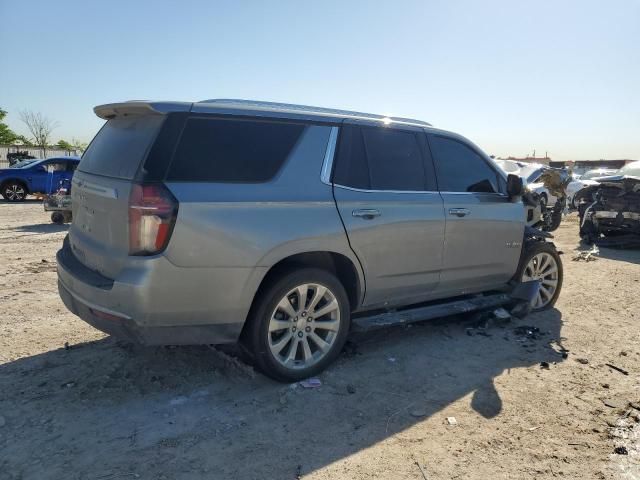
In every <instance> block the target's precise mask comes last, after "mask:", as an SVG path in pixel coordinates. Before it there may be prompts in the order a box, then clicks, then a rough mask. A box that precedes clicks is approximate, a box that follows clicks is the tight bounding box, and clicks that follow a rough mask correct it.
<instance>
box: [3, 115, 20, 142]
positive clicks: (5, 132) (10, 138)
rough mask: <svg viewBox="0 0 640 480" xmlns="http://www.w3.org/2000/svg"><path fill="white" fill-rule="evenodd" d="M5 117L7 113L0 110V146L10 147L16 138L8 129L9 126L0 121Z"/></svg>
mask: <svg viewBox="0 0 640 480" xmlns="http://www.w3.org/2000/svg"><path fill="white" fill-rule="evenodd" d="M6 116H7V112H6V111H5V110H2V108H0V145H10V144H12V143H13V142H15V140H16V139H17V138H18V136H17V135H16V134H15V132H14V131H13V130H11V129H10V128H9V125H7V124H6V123H4V122H3V121H2V120H4V117H6Z"/></svg>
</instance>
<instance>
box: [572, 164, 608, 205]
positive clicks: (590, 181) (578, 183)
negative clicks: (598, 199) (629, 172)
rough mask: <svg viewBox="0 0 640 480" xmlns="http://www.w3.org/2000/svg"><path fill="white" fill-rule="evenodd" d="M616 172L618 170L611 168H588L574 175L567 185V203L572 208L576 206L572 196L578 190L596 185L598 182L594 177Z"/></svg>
mask: <svg viewBox="0 0 640 480" xmlns="http://www.w3.org/2000/svg"><path fill="white" fill-rule="evenodd" d="M617 172H618V170H614V169H611V168H595V169H593V170H588V171H587V172H585V173H584V174H583V175H581V176H574V177H573V181H571V183H569V185H567V205H569V206H570V207H572V208H577V205H576V204H575V202H574V197H575V195H576V193H578V191H579V190H582V189H583V188H585V187H589V186H591V185H596V184H597V183H598V182H597V181H596V180H594V179H597V178H599V177H606V176H608V175H615V174H616V173H617Z"/></svg>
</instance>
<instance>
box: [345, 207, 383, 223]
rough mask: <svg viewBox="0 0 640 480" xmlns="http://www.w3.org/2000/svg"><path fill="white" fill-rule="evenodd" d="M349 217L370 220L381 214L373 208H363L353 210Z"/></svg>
mask: <svg viewBox="0 0 640 480" xmlns="http://www.w3.org/2000/svg"><path fill="white" fill-rule="evenodd" d="M351 215H353V216H354V217H360V218H364V219H365V220H372V219H373V218H375V217H379V216H380V215H382V214H381V213H380V210H376V209H375V208H363V209H361V210H354V211H353V212H351Z"/></svg>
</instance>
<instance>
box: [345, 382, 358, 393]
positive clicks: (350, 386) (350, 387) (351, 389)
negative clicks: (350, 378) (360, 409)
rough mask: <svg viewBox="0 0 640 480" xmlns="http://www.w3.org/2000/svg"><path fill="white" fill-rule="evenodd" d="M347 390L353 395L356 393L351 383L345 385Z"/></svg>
mask: <svg viewBox="0 0 640 480" xmlns="http://www.w3.org/2000/svg"><path fill="white" fill-rule="evenodd" d="M347 392H348V393H350V394H351V395H353V394H354V393H356V387H354V386H353V385H351V384H349V385H347Z"/></svg>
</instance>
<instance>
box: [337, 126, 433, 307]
mask: <svg viewBox="0 0 640 480" xmlns="http://www.w3.org/2000/svg"><path fill="white" fill-rule="evenodd" d="M425 142H426V139H425V136H424V134H423V133H422V132H421V131H420V130H418V129H411V128H407V129H404V130H398V129H395V128H387V127H374V126H361V125H351V124H345V125H344V126H343V127H342V128H341V134H340V141H339V146H338V152H337V158H336V164H335V168H334V176H333V181H334V196H335V200H336V203H337V206H338V210H339V212H340V216H341V218H342V221H343V223H344V225H345V228H346V231H347V234H348V238H349V243H350V245H351V248H352V249H353V251H354V252H355V254H356V255H357V257H358V259H359V260H360V263H361V264H362V267H363V270H364V273H365V279H366V293H365V300H364V304H365V305H367V306H372V305H391V304H394V303H409V302H414V301H416V302H417V301H421V300H423V299H426V298H428V297H429V296H430V293H431V292H432V291H433V290H435V288H436V287H437V285H438V280H439V275H440V269H441V267H442V243H443V240H444V213H443V207H442V199H441V197H440V195H439V194H438V192H437V191H436V187H435V178H434V172H433V166H432V164H431V163H430V161H429V162H427V161H426V159H425V158H424V147H425Z"/></svg>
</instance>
